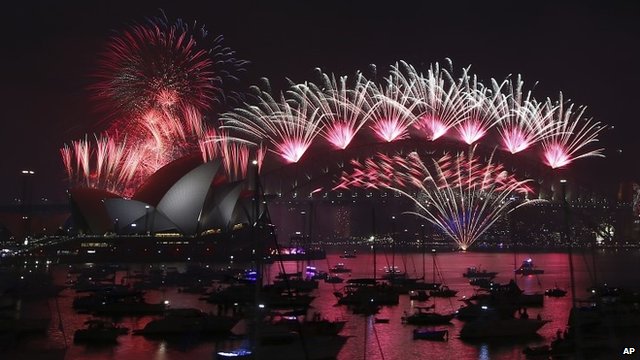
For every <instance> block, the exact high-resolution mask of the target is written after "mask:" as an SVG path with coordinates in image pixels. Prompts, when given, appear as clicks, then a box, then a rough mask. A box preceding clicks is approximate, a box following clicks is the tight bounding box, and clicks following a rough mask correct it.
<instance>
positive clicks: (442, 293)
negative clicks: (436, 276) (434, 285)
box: [429, 285, 458, 297]
mask: <svg viewBox="0 0 640 360" xmlns="http://www.w3.org/2000/svg"><path fill="white" fill-rule="evenodd" d="M457 293H458V290H452V289H449V287H448V286H447V285H442V286H440V288H439V289H435V290H431V292H430V293H429V294H430V295H431V296H435V297H454V296H456V294H457Z"/></svg>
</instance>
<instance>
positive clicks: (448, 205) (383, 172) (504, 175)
mask: <svg viewBox="0 0 640 360" xmlns="http://www.w3.org/2000/svg"><path fill="white" fill-rule="evenodd" d="M430 160H431V161H424V160H423V159H422V158H421V157H420V156H419V155H418V154H417V153H415V152H412V153H410V154H409V155H408V156H401V155H396V156H388V155H385V154H377V155H375V156H374V157H371V158H367V159H366V160H365V161H363V162H353V163H352V165H353V166H354V168H353V170H352V171H351V172H350V173H347V172H344V173H343V174H342V176H341V177H340V180H339V183H338V185H337V186H336V188H349V187H363V188H386V189H390V190H394V191H397V192H399V193H401V194H402V195H404V196H406V197H407V198H409V199H411V200H412V201H413V202H414V203H415V205H416V207H417V210H418V211H416V212H408V214H414V215H417V216H419V217H421V218H424V219H425V220H427V221H429V222H430V223H432V224H434V225H435V226H437V227H438V228H439V229H440V230H441V231H442V232H443V233H444V234H446V235H447V236H448V237H449V238H451V239H452V240H453V241H454V242H455V243H456V244H457V246H458V247H459V248H460V249H461V250H466V249H468V248H469V246H471V244H473V242H475V241H476V240H477V239H478V237H480V236H481V235H482V234H483V233H484V232H485V231H486V230H487V229H488V228H489V227H491V225H493V224H494V223H495V222H496V221H497V220H498V219H500V217H502V216H504V215H505V214H506V213H508V212H509V211H511V210H513V209H515V208H516V207H519V206H522V205H526V204H529V203H531V202H533V201H538V200H528V199H527V195H528V194H530V193H531V192H532V190H531V189H530V187H529V183H530V182H531V181H530V180H518V179H517V178H516V177H515V176H514V175H513V174H510V173H509V172H507V171H506V170H505V169H504V167H503V166H502V165H501V164H498V163H495V162H494V161H493V156H491V157H490V158H489V159H488V160H486V161H483V160H481V159H480V158H479V157H477V156H475V155H474V151H473V150H471V151H470V152H469V153H458V154H456V155H449V154H445V155H444V156H442V157H440V158H439V159H430ZM517 198H520V199H521V201H520V202H519V203H517V202H516V199H517Z"/></svg>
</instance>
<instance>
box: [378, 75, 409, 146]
mask: <svg viewBox="0 0 640 360" xmlns="http://www.w3.org/2000/svg"><path fill="white" fill-rule="evenodd" d="M412 87H413V85H412V84H411V83H409V84H407V83H404V82H402V80H401V79H400V78H398V77H397V76H393V74H392V76H390V77H388V78H386V79H385V86H372V87H371V91H372V96H371V97H370V100H371V101H373V103H371V102H370V103H369V107H370V108H371V110H370V112H369V114H370V115H369V116H370V117H371V118H370V120H369V121H370V122H371V125H370V127H371V129H372V130H373V131H374V133H375V134H376V135H377V136H378V138H379V139H380V140H382V141H385V142H392V141H395V140H398V139H403V138H406V137H408V136H409V131H408V129H409V126H411V125H412V124H413V123H414V122H415V121H416V117H415V115H414V114H413V113H412V111H413V109H414V107H415V106H416V104H417V103H416V101H415V100H414V98H413V97H412V93H411V89H412Z"/></svg>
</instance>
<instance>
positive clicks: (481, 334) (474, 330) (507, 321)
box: [460, 316, 549, 340]
mask: <svg viewBox="0 0 640 360" xmlns="http://www.w3.org/2000/svg"><path fill="white" fill-rule="evenodd" d="M548 322H549V320H542V319H529V318H519V319H518V318H502V317H497V316H481V317H479V318H477V319H476V320H474V321H470V322H466V323H465V324H464V326H463V327H462V330H460V338H461V339H463V340H474V339H490V338H509V337H527V336H535V335H536V334H537V332H538V330H540V328H541V327H543V326H544V325H545V324H546V323H548Z"/></svg>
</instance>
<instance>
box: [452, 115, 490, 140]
mask: <svg viewBox="0 0 640 360" xmlns="http://www.w3.org/2000/svg"><path fill="white" fill-rule="evenodd" d="M458 133H460V137H461V138H462V140H463V141H464V142H465V143H467V144H469V145H471V144H473V143H474V142H476V141H478V140H480V138H481V137H482V136H484V134H486V133H487V129H486V128H485V127H484V126H483V124H482V122H481V121H479V120H466V121H464V122H462V123H461V124H460V125H459V126H458Z"/></svg>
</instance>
